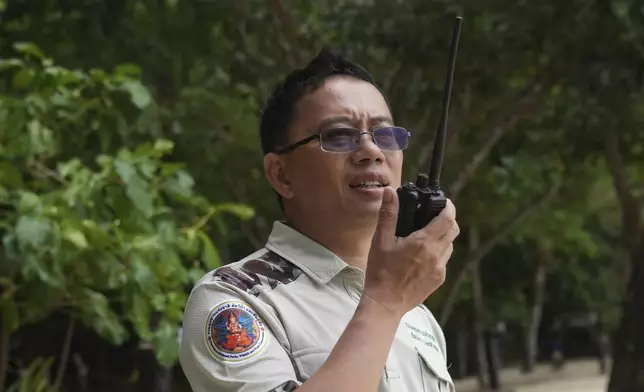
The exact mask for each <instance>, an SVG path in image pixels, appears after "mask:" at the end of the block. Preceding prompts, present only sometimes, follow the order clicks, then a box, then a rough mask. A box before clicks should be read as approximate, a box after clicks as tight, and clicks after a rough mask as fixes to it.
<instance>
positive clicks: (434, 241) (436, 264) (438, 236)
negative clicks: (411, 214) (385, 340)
mask: <svg viewBox="0 0 644 392" xmlns="http://www.w3.org/2000/svg"><path fill="white" fill-rule="evenodd" d="M397 219H398V195H397V194H396V192H395V191H394V190H393V189H392V188H390V187H386V188H385V189H384V193H383V198H382V206H381V207H380V215H379V218H378V226H377V227H376V231H375V233H374V236H373V240H372V245H371V251H370V252H369V261H368V264H367V271H366V280H365V289H364V295H365V300H367V299H368V300H370V301H373V302H376V303H377V304H379V305H381V306H382V307H383V308H385V309H386V310H387V311H389V312H391V313H393V314H396V315H399V316H400V317H402V315H404V314H405V313H407V312H408V311H410V310H411V309H413V308H414V307H415V306H416V305H418V304H420V303H422V302H423V301H424V300H425V299H426V298H427V297H428V296H430V295H431V294H432V293H433V292H434V291H436V290H437V289H438V288H439V287H440V286H441V285H442V284H443V282H444V281H445V273H446V266H447V262H448V260H449V258H450V256H451V255H452V251H453V249H454V247H453V241H454V239H456V237H457V236H458V234H459V232H460V230H459V227H458V224H457V223H456V210H455V208H454V204H452V202H451V201H450V200H447V204H446V205H445V208H444V209H443V211H441V213H440V214H439V215H438V216H437V217H436V218H434V219H433V220H432V221H431V222H429V223H428V224H427V226H425V227H424V228H422V229H420V230H418V231H415V232H414V233H412V234H411V235H409V236H408V237H405V238H397V237H396V236H395V232H396V221H397Z"/></svg>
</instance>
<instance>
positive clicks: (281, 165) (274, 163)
mask: <svg viewBox="0 0 644 392" xmlns="http://www.w3.org/2000/svg"><path fill="white" fill-rule="evenodd" d="M286 168H287V166H286V162H285V159H283V157H282V156H280V155H278V154H275V153H272V152H269V153H268V154H266V155H264V175H265V176H266V179H267V180H268V182H269V183H270V184H271V186H272V187H273V189H275V192H277V193H279V194H280V195H281V196H282V197H283V198H285V199H290V198H292V197H293V196H294V192H293V188H292V187H291V181H290V180H289V178H288V174H287V170H286Z"/></svg>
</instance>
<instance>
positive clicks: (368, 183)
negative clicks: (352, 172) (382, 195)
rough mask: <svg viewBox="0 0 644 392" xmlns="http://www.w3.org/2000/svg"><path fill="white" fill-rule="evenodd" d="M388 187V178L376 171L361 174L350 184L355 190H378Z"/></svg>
mask: <svg viewBox="0 0 644 392" xmlns="http://www.w3.org/2000/svg"><path fill="white" fill-rule="evenodd" d="M388 185H389V180H388V178H387V176H385V175H384V174H382V173H379V172H376V171H372V172H364V173H360V174H358V175H357V176H355V177H354V178H353V180H352V181H351V182H350V183H349V186H350V187H351V188H354V189H377V188H384V187H386V186H388Z"/></svg>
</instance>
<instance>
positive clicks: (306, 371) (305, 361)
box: [291, 347, 330, 381]
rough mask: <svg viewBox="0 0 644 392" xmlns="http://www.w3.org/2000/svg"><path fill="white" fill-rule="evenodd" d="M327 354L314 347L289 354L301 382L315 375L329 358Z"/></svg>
mask: <svg viewBox="0 0 644 392" xmlns="http://www.w3.org/2000/svg"><path fill="white" fill-rule="evenodd" d="M329 354H330V353H329V352H327V351H325V350H321V349H319V348H315V347H311V348H305V349H302V350H298V351H296V352H293V353H292V354H291V355H292V356H293V363H294V364H295V367H296V368H297V371H298V373H299V374H300V375H301V377H302V379H303V380H302V381H306V380H308V379H309V378H311V376H312V375H313V374H315V372H317V371H318V369H320V367H322V365H323V364H324V362H325V361H326V360H327V358H328V357H329Z"/></svg>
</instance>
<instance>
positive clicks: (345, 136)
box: [320, 128, 361, 152]
mask: <svg viewBox="0 0 644 392" xmlns="http://www.w3.org/2000/svg"><path fill="white" fill-rule="evenodd" d="M360 136H361V135H360V131H359V130H357V129H345V128H338V129H329V130H326V131H322V132H321V133H320V145H321V146H322V149H323V150H324V151H332V152H345V151H353V150H355V149H356V148H358V145H360Z"/></svg>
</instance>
